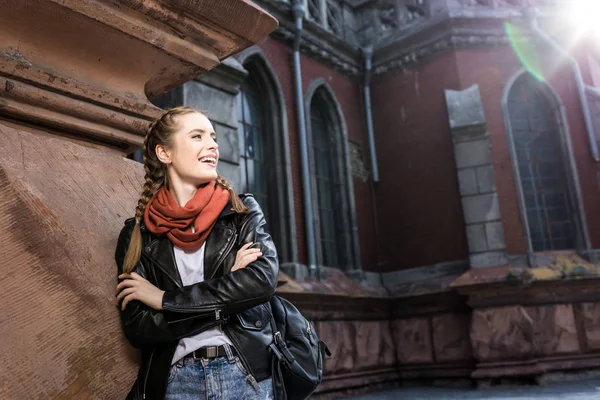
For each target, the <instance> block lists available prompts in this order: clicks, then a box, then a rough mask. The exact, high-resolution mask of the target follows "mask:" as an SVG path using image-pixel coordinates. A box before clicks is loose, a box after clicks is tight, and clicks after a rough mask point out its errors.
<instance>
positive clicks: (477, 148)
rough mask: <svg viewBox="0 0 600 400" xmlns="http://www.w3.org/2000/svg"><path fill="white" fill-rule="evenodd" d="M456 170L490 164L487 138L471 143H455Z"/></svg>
mask: <svg viewBox="0 0 600 400" xmlns="http://www.w3.org/2000/svg"><path fill="white" fill-rule="evenodd" d="M454 157H455V158H456V167H457V168H470V167H479V166H483V165H487V164H490V163H491V162H492V155H491V151H490V142H489V140H488V138H485V139H481V140H476V141H472V142H464V143H457V144H456V145H455V146H454Z"/></svg>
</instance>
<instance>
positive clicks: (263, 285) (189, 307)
mask: <svg viewBox="0 0 600 400" xmlns="http://www.w3.org/2000/svg"><path fill="white" fill-rule="evenodd" d="M240 198H242V201H243V202H244V204H245V205H246V206H248V207H249V208H250V212H249V213H248V214H238V213H236V212H234V211H233V210H231V203H230V204H229V205H228V206H227V207H225V209H224V210H223V212H222V213H221V214H220V215H219V217H218V220H217V223H216V224H215V226H214V228H213V230H212V231H211V233H210V235H209V236H208V238H207V240H206V248H205V256H204V276H205V280H204V281H202V282H199V283H196V284H193V285H189V286H183V284H182V281H181V277H180V276H179V272H178V270H177V266H176V264H175V258H174V253H173V245H172V243H171V241H170V240H169V239H168V238H167V237H166V236H156V235H154V234H152V233H151V232H150V231H148V230H147V229H146V228H145V226H144V225H143V224H142V227H141V228H142V243H143V247H142V256H141V259H140V261H139V262H138V264H137V265H136V268H135V272H137V273H138V274H140V275H141V276H143V277H144V278H146V279H147V280H149V281H150V282H151V283H152V284H154V285H156V286H157V287H159V288H160V289H162V290H165V294H164V297H163V310H162V311H156V310H154V309H152V308H150V307H148V306H146V305H145V304H143V303H141V302H139V301H132V302H130V303H129V304H127V307H126V309H125V311H122V312H121V321H122V325H123V330H124V332H125V336H126V337H127V339H128V340H129V342H130V343H131V344H132V345H133V346H134V347H137V348H140V349H141V350H142V360H141V364H140V369H139V372H138V377H137V380H136V381H135V383H134V385H133V387H132V389H131V391H130V392H129V395H128V396H127V398H128V399H138V398H139V399H142V398H145V399H146V400H153V399H164V397H165V392H166V388H167V379H168V375H169V369H170V365H171V360H172V358H173V354H174V352H175V349H176V347H177V343H178V341H179V339H181V338H183V337H187V336H191V335H194V334H196V333H199V332H201V331H203V330H206V329H208V328H211V327H214V326H218V325H221V326H222V329H223V331H224V332H225V333H226V334H227V336H228V337H229V339H230V340H231V341H232V343H233V344H234V347H235V349H236V351H237V353H238V355H239V356H240V359H241V361H242V363H243V364H244V366H245V367H246V370H247V371H249V373H250V375H252V377H253V378H254V379H256V380H257V381H261V380H263V379H266V378H268V377H269V376H270V375H271V357H270V353H269V351H268V350H267V346H268V345H269V344H270V343H271V341H272V330H271V325H270V323H269V321H270V318H271V310H270V308H269V304H268V301H269V299H270V298H271V296H272V295H273V293H274V292H275V288H276V287H277V274H278V272H279V265H278V261H277V252H276V250H275V246H274V244H273V241H272V239H271V236H270V235H269V234H268V233H267V232H266V230H265V218H264V215H263V212H262V210H261V208H260V206H259V205H258V203H257V202H256V200H255V199H254V197H253V196H252V195H249V194H244V195H240ZM133 226H134V220H133V218H131V219H128V220H126V221H125V227H124V228H123V229H122V231H121V234H120V235H119V239H118V243H117V249H116V252H115V259H116V262H117V266H118V272H119V274H120V273H121V271H122V268H123V259H124V258H125V253H126V252H127V248H128V246H129V241H130V238H131V233H132V230H133ZM248 242H258V243H260V245H261V250H262V253H263V255H262V256H261V257H260V258H259V259H258V260H257V261H256V262H254V263H252V264H250V265H248V266H247V267H246V268H243V269H240V270H237V271H235V272H233V273H230V269H231V267H233V265H234V263H235V257H236V253H237V251H238V249H239V248H240V247H241V246H242V245H243V244H245V243H248ZM119 309H120V308H119ZM252 377H249V379H250V380H252Z"/></svg>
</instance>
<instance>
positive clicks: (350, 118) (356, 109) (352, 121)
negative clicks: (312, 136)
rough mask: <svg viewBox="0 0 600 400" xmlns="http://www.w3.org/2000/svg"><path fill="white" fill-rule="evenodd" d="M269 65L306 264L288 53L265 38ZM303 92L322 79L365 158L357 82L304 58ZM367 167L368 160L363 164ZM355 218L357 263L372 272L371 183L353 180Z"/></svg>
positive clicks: (300, 247)
mask: <svg viewBox="0 0 600 400" xmlns="http://www.w3.org/2000/svg"><path fill="white" fill-rule="evenodd" d="M260 46H261V48H262V49H263V51H264V53H265V55H266V57H267V58H268V60H269V62H270V63H271V65H272V66H273V68H274V69H275V71H276V73H277V78H278V79H279V83H280V85H281V87H282V90H283V95H284V97H285V105H286V107H287V118H288V128H289V129H288V131H289V142H290V152H291V154H290V159H291V164H292V181H293V182H292V184H293V192H294V209H295V216H296V229H297V236H298V238H297V239H298V240H297V243H298V253H299V258H300V260H299V261H300V262H302V263H306V261H307V257H306V240H305V237H306V234H305V224H304V218H305V215H304V206H303V203H302V178H301V173H300V154H299V142H298V130H297V116H296V101H295V92H294V86H293V63H292V50H291V49H290V48H289V47H288V46H286V45H285V44H283V43H281V42H279V41H276V40H273V39H271V38H267V39H266V40H265V41H263V42H262V43H261V44H260ZM301 63H302V84H303V87H304V88H303V89H304V90H305V91H306V89H307V88H308V87H309V86H310V84H311V82H313V81H314V80H315V79H318V78H325V79H326V81H327V83H328V84H329V86H330V87H331V89H332V90H333V92H334V93H335V96H336V98H337V101H338V102H339V103H340V107H341V110H342V113H343V114H344V119H345V122H346V127H347V129H348V139H349V140H351V141H353V142H356V143H358V144H359V145H360V147H361V149H362V152H363V154H364V155H365V156H368V151H369V148H368V138H367V134H366V125H365V121H364V108H363V102H362V97H361V88H360V82H359V81H357V80H353V79H351V78H350V77H348V76H346V75H344V74H341V73H338V72H336V71H334V70H332V69H331V68H329V67H327V66H325V65H323V64H321V63H320V62H318V61H316V60H314V59H312V58H310V57H308V56H306V55H302V56H301ZM365 162H366V163H367V164H368V159H366V160H365ZM353 184H354V196H355V202H356V209H357V212H356V215H357V223H358V230H359V241H360V253H361V263H362V267H363V269H365V270H367V271H373V270H375V269H376V262H377V253H376V246H377V241H376V237H375V234H374V231H375V225H374V218H373V215H374V214H373V203H372V200H371V199H372V196H371V191H370V190H371V182H370V181H367V182H363V181H362V180H361V179H360V178H353Z"/></svg>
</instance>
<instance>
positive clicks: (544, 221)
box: [508, 75, 575, 251]
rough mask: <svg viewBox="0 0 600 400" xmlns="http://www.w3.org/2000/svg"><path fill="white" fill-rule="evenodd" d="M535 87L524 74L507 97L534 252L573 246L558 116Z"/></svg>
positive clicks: (540, 91) (530, 78)
mask: <svg viewBox="0 0 600 400" xmlns="http://www.w3.org/2000/svg"><path fill="white" fill-rule="evenodd" d="M540 85H541V84H540V83H539V82H538V81H536V80H535V79H534V78H533V77H532V76H531V75H523V76H522V77H520V78H519V79H518V80H517V82H515V83H514V85H513V87H512V89H511V91H510V94H509V99H508V110H509V117H510V121H511V126H512V128H513V132H512V140H513V144H514V147H515V156H516V158H517V165H518V168H519V175H520V177H521V182H520V184H521V187H522V189H523V194H524V202H525V209H526V214H527V219H528V225H529V231H530V235H531V241H532V244H533V247H534V250H535V251H546V250H559V249H566V248H572V247H573V245H574V242H575V240H574V234H575V229H574V224H573V220H572V217H571V206H570V204H569V201H568V199H569V198H568V195H567V194H568V187H567V180H566V169H565V166H564V163H563V157H562V151H561V143H560V132H559V129H558V124H557V116H556V115H555V114H554V112H553V108H552V106H551V105H550V104H549V103H548V101H547V99H546V98H545V97H544V96H543V94H542V90H541V89H542V88H541V86H540Z"/></svg>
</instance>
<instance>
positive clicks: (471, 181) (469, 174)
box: [458, 168, 478, 196]
mask: <svg viewBox="0 0 600 400" xmlns="http://www.w3.org/2000/svg"><path fill="white" fill-rule="evenodd" d="M475 171H476V169H475V168H466V169H461V170H459V171H458V188H459V190H460V194H461V196H469V195H473V194H477V193H478V188H477V175H476V174H475Z"/></svg>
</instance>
